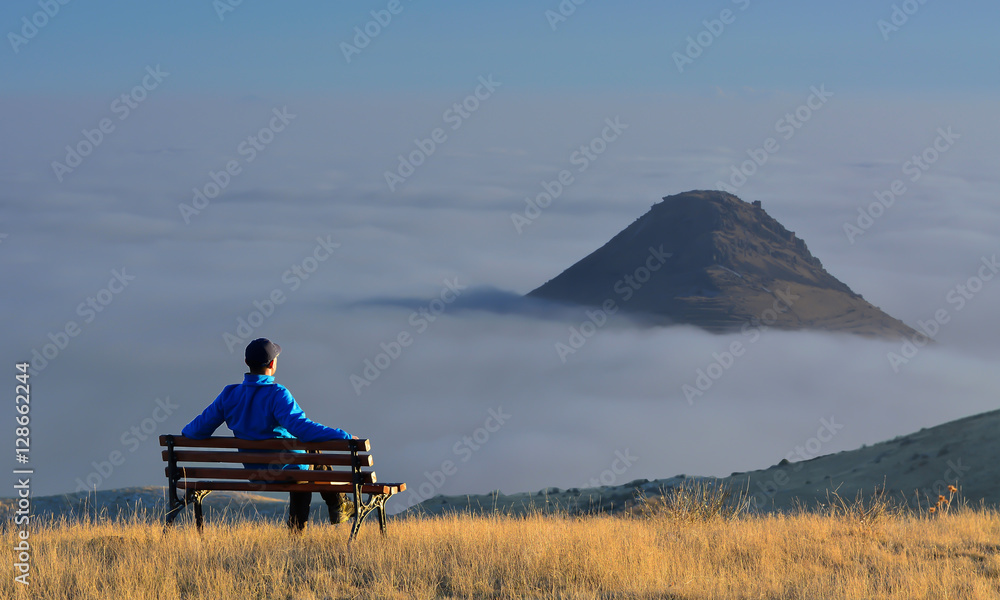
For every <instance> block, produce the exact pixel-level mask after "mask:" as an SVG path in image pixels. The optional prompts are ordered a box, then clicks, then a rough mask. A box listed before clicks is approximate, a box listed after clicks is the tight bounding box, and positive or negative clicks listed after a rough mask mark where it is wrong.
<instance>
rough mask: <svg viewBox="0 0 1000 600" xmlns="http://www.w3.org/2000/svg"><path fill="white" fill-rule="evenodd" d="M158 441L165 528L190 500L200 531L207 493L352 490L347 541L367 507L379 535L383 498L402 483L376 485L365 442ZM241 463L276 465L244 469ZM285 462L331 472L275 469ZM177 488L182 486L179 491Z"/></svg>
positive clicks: (167, 438) (383, 525)
mask: <svg viewBox="0 0 1000 600" xmlns="http://www.w3.org/2000/svg"><path fill="white" fill-rule="evenodd" d="M160 445H161V446H165V447H166V450H164V451H163V460H165V461H166V462H167V467H166V469H165V472H166V474H167V482H168V496H169V498H168V501H169V503H170V505H169V507H168V509H167V514H166V523H165V525H164V526H165V527H170V525H171V524H172V523H173V521H174V519H176V518H177V516H178V515H180V513H181V512H182V511H183V510H184V508H185V507H186V506H187V505H188V504H194V517H195V523H196V524H197V526H198V530H199V531H201V528H202V523H203V517H202V507H201V502H202V500H203V499H204V498H205V496H207V495H208V494H209V493H211V492H213V491H219V490H224V491H238V492H346V493H349V494H354V523H353V526H352V527H351V535H350V538H348V543H350V542H351V541H353V540H354V538H355V537H356V536H357V534H358V531H359V530H360V529H361V523H362V521H364V519H365V517H367V516H368V514H369V513H371V512H372V511H373V510H374V511H377V512H378V520H379V527H380V528H381V530H382V533H383V534H385V530H386V515H385V502H386V500H388V499H389V498H390V497H391V496H392V495H393V494H398V493H399V492H402V491H403V490H405V489H406V484H405V483H376V479H375V472H374V471H372V470H371V466H372V455H371V454H369V453H368V451H369V450H370V449H371V444H370V443H369V441H368V440H331V441H328V442H303V441H300V440H296V439H273V440H257V441H254V440H241V439H238V438H234V437H211V438H207V439H204V440H192V439H189V438H186V437H184V436H180V435H161V436H160ZM255 451H256V452H255ZM296 451H297V452H296ZM234 463H235V466H233V464H234ZM242 463H251V464H268V465H277V467H276V468H271V469H246V468H244V467H243V464H242ZM291 464H297V465H330V466H331V467H332V468H333V470H324V471H314V470H308V471H307V470H301V469H284V470H278V469H280V465H291ZM205 465H208V466H205ZM338 467H339V469H338ZM180 490H184V493H183V495H180ZM362 494H365V495H367V496H368V498H367V500H365V501H362V500H361V496H362Z"/></svg>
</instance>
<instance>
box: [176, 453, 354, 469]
mask: <svg viewBox="0 0 1000 600" xmlns="http://www.w3.org/2000/svg"><path fill="white" fill-rule="evenodd" d="M161 454H162V456H163V460H169V459H170V452H169V451H168V450H164V451H163V452H162V453H161ZM174 455H175V456H176V458H177V462H202V463H212V462H221V463H259V464H275V465H332V466H340V467H350V466H351V455H350V454H304V453H299V452H211V451H204V450H174ZM358 462H359V463H360V464H361V466H362V467H370V466H372V464H373V461H372V455H371V454H358Z"/></svg>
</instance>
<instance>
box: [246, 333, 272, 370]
mask: <svg viewBox="0 0 1000 600" xmlns="http://www.w3.org/2000/svg"><path fill="white" fill-rule="evenodd" d="M279 354H281V346H279V345H277V344H275V343H274V342H272V341H271V340H269V339H267V338H257V339H255V340H254V341H252V342H250V343H249V344H247V350H246V355H245V360H244V362H246V364H247V367H249V368H250V372H251V373H253V374H254V375H274V372H275V370H277V368H278V355H279Z"/></svg>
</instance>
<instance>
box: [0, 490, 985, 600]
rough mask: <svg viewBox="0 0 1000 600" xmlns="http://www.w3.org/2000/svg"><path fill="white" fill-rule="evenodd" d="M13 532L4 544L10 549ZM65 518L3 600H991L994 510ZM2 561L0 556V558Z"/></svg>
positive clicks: (9, 576) (38, 537) (3, 588)
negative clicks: (292, 529) (178, 521)
mask: <svg viewBox="0 0 1000 600" xmlns="http://www.w3.org/2000/svg"><path fill="white" fill-rule="evenodd" d="M15 535H16V533H15V531H14V530H13V529H12V528H10V527H8V528H7V529H5V531H4V533H3V536H2V537H3V544H4V546H5V547H7V548H12V547H13V546H14V543H15V538H14V536H15ZM347 535H348V530H347V529H346V528H344V527H343V526H341V527H337V528H334V527H331V526H329V525H318V526H314V525H311V526H310V528H309V529H307V530H306V532H305V534H304V535H302V536H301V537H293V536H290V535H289V533H288V532H287V531H286V530H285V529H284V528H283V526H281V525H279V524H276V523H253V522H249V523H241V524H221V523H219V524H213V523H209V524H208V525H207V526H206V529H205V532H204V534H203V535H199V534H198V533H197V532H196V530H195V529H194V527H193V526H191V525H189V524H184V525H181V526H180V527H178V528H175V529H174V530H173V531H171V532H169V533H167V534H166V535H164V534H163V533H162V531H161V528H160V526H159V525H158V524H155V523H152V524H150V523H143V522H142V521H139V520H136V521H134V522H132V523H119V524H114V523H107V522H105V523H97V524H73V523H65V522H64V523H62V524H56V525H49V526H43V527H39V528H37V529H36V530H35V531H33V532H32V536H31V540H32V542H33V549H34V555H33V557H32V563H33V565H32V571H31V573H32V574H31V580H32V583H31V585H30V587H28V588H24V586H21V585H19V584H15V583H14V582H13V570H12V567H11V562H12V561H11V560H10V559H8V560H7V561H5V565H4V567H3V571H4V576H3V582H2V583H0V597H3V598H39V599H45V600H59V599H63V598H72V599H74V600H84V599H97V598H100V599H114V600H118V599H148V600H153V599H158V600H160V599H174V598H184V599H202V598H204V599H206V600H237V599H238V600H248V599H257V598H281V599H283V600H291V599H295V600H318V599H325V598H684V599H696V598H697V599H701V598H705V599H708V598H718V599H726V600H732V599H742V598H747V599H750V598H753V599H763V598H768V599H770V598H774V599H783V600H792V599H796V598H807V599H821V600H834V599H844V600H858V599H862V598H864V599H882V598H886V599H887V598H899V599H905V600H915V599H918V598H927V599H934V600H939V599H943V598H981V599H983V600H986V599H996V598H998V597H1000V546H998V545H997V544H998V542H1000V515H998V513H996V512H994V511H991V510H970V509H964V510H959V509H956V510H954V511H952V512H951V513H950V514H947V515H941V514H939V515H934V516H928V515H927V513H924V514H922V515H914V514H907V513H902V512H887V513H885V514H880V515H878V516H876V517H875V518H867V517H865V516H864V513H863V512H859V513H857V514H852V513H851V512H831V513H829V514H816V513H805V512H803V513H800V514H796V515H785V516H781V515H779V516H752V515H746V514H743V515H736V516H728V517H726V516H721V517H720V516H708V517H706V518H703V519H690V518H682V519H678V518H675V517H674V516H671V514H670V513H667V512H656V511H646V512H645V513H643V514H642V515H638V516H631V517H628V516H621V517H614V516H587V517H579V518H572V517H566V516H555V515H549V516H542V515H538V516H530V517H525V518H518V517H507V516H495V517H482V516H480V517H472V516H445V517H435V518H421V517H413V518H407V519H399V520H395V521H393V522H391V523H390V527H389V535H388V537H387V538H385V539H382V538H381V537H380V536H379V534H378V530H377V527H375V526H366V527H365V528H364V529H363V530H362V532H361V536H360V538H359V540H358V543H356V544H355V547H354V548H353V550H352V552H350V553H349V552H348V551H347V548H346V541H347ZM9 556H11V555H10V554H9V553H8V557H9Z"/></svg>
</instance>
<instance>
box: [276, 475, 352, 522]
mask: <svg viewBox="0 0 1000 600" xmlns="http://www.w3.org/2000/svg"><path fill="white" fill-rule="evenodd" d="M309 468H310V469H314V470H316V471H331V470H333V469H332V468H331V467H330V466H329V465H310V466H309ZM319 495H320V496H322V497H323V501H324V502H326V507H327V509H328V510H329V511H330V523H333V524H334V525H336V524H337V523H345V522H347V521H349V520H350V519H351V516H352V515H353V514H354V503H353V502H350V501H348V499H347V494H345V493H343V492H320V493H319ZM310 504H312V492H288V527H289V528H290V529H293V530H299V531H301V530H302V529H305V526H306V523H307V522H308V521H309V505H310Z"/></svg>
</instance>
